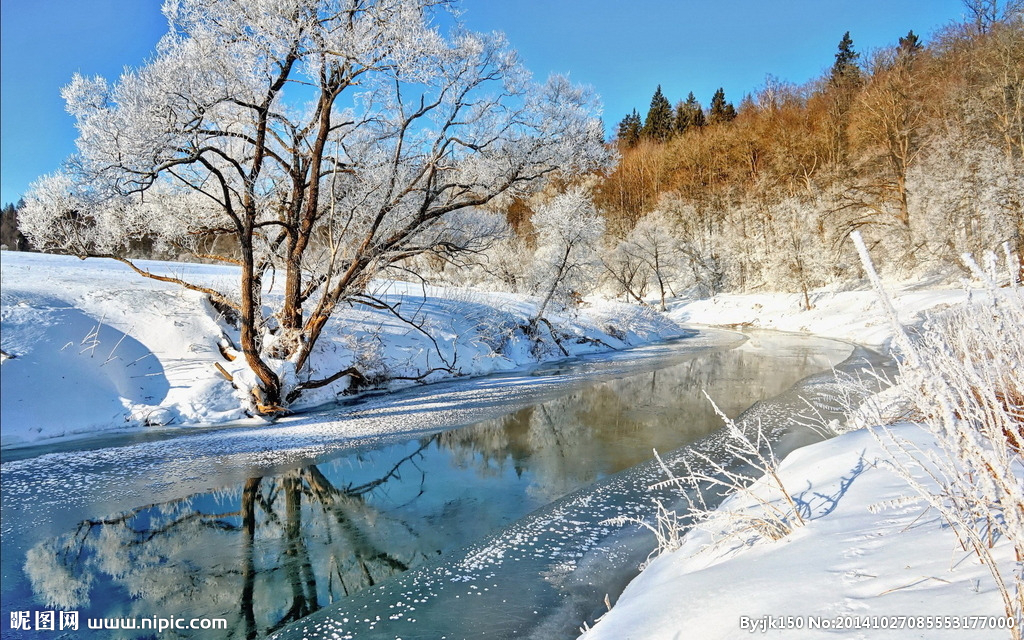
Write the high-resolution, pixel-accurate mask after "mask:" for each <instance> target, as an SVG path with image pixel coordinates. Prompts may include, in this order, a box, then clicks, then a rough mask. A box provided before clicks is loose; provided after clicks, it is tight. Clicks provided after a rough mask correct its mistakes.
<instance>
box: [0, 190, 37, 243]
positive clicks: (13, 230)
mask: <svg viewBox="0 0 1024 640" xmlns="http://www.w3.org/2000/svg"><path fill="white" fill-rule="evenodd" d="M24 207H25V201H24V200H18V204H17V205H13V204H8V205H7V206H5V207H4V208H3V210H0V245H3V246H4V247H6V248H7V249H9V250H11V251H28V250H29V249H30V247H29V242H28V238H26V237H25V235H24V234H23V233H22V232H21V231H20V230H19V229H18V211H20V210H21V209H23V208H24Z"/></svg>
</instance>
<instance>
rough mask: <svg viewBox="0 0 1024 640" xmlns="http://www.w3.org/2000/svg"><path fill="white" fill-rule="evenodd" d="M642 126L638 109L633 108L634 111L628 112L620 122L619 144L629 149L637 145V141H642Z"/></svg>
mask: <svg viewBox="0 0 1024 640" xmlns="http://www.w3.org/2000/svg"><path fill="white" fill-rule="evenodd" d="M642 128H643V125H642V123H641V122H640V114H639V113H637V112H636V109H633V113H630V114H628V115H627V116H626V117H625V118H623V119H622V122H620V123H619V130H618V139H619V144H620V145H622V146H624V147H626V148H627V149H628V148H630V147H634V146H636V143H637V142H640V130H641V129H642Z"/></svg>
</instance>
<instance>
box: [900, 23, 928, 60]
mask: <svg viewBox="0 0 1024 640" xmlns="http://www.w3.org/2000/svg"><path fill="white" fill-rule="evenodd" d="M923 48H924V45H923V44H922V43H921V39H920V38H918V37H917V34H916V33H914V30H913V29H911V30H910V31H908V32H907V35H905V36H903V37H902V38H900V44H899V47H898V48H897V49H896V55H897V56H898V57H899V58H901V59H908V60H909V59H913V58H914V56H915V55H916V54H917V52H918V51H920V50H921V49H923Z"/></svg>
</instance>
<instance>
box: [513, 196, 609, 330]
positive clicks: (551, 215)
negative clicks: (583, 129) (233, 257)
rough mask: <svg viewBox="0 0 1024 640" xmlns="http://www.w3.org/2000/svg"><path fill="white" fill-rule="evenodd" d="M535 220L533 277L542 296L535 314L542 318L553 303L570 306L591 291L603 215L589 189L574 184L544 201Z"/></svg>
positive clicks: (535, 286) (538, 294)
mask: <svg viewBox="0 0 1024 640" xmlns="http://www.w3.org/2000/svg"><path fill="white" fill-rule="evenodd" d="M532 222H533V226H534V228H535V229H536V230H537V252H536V253H535V254H534V258H533V264H532V265H531V271H530V281H531V284H532V287H531V288H532V291H533V293H534V294H535V295H537V296H539V297H540V298H541V303H540V307H539V308H538V309H537V314H536V320H541V319H543V318H544V314H545V313H546V312H547V311H548V309H549V307H550V306H551V304H552V303H555V304H560V305H562V306H570V305H571V304H572V303H573V302H574V301H575V299H577V298H580V297H582V295H583V294H584V292H586V291H589V289H590V287H591V285H592V281H593V279H594V276H595V272H596V262H597V251H598V243H599V242H600V239H601V236H602V235H603V234H604V219H603V218H601V217H600V216H599V215H598V214H597V210H596V209H595V208H594V203H593V201H592V200H591V197H590V194H589V193H588V192H587V190H586V189H584V188H582V187H575V188H571V189H569V190H568V191H566V192H565V193H562V194H559V195H557V196H555V197H554V198H552V199H551V200H549V201H548V202H546V203H545V204H544V205H542V206H541V207H540V208H539V209H538V210H537V213H536V214H534V216H533V219H532Z"/></svg>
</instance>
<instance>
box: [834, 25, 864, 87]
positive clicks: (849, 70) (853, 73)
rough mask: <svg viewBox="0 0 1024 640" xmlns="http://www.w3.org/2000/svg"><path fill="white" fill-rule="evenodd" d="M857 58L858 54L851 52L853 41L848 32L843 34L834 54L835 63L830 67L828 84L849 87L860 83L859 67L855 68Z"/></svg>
mask: <svg viewBox="0 0 1024 640" xmlns="http://www.w3.org/2000/svg"><path fill="white" fill-rule="evenodd" d="M857 58H860V54H859V53H857V52H856V51H854V50H853V39H852V38H851V37H850V32H849V31H847V32H846V33H844V34H843V39H842V40H840V41H839V51H837V52H836V62H835V64H833V65H832V73H831V75H830V76H829V82H830V83H831V84H832V85H833V86H849V85H855V84H858V83H859V82H860V67H858V66H857Z"/></svg>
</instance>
